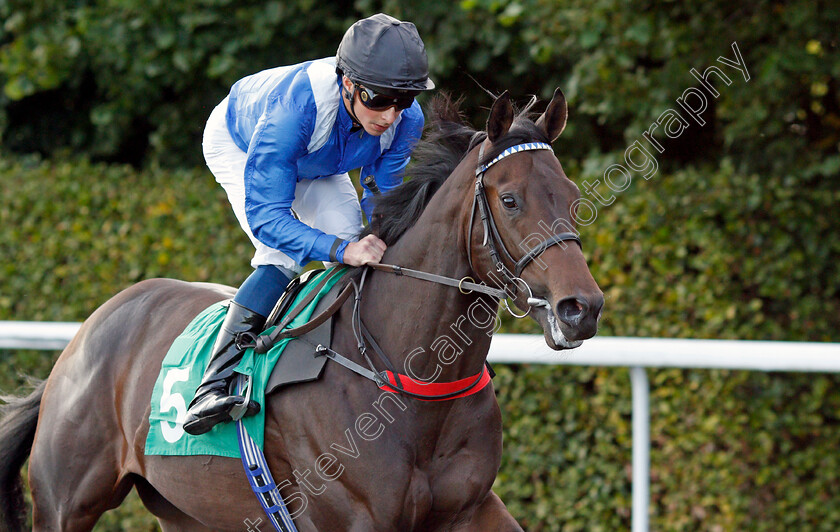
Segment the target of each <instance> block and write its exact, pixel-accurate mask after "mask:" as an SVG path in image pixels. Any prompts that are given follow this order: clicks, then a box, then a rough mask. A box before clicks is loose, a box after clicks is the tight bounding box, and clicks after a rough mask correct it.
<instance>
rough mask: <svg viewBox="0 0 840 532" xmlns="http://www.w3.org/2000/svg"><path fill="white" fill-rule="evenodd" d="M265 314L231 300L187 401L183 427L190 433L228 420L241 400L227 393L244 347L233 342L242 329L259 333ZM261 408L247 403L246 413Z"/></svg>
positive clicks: (203, 431) (205, 429)
mask: <svg viewBox="0 0 840 532" xmlns="http://www.w3.org/2000/svg"><path fill="white" fill-rule="evenodd" d="M265 319H266V318H265V316H262V315H260V314H257V313H256V312H254V311H252V310H250V309H247V308H245V307H243V306H242V305H239V304H237V303H235V302H233V301H231V303H230V307H229V308H228V311H227V315H226V316H225V321H224V323H222V328H221V330H220V331H219V336H218V337H217V338H216V343H215V344H214V345H213V357H212V358H211V359H210V363H209V364H208V365H207V369H205V370H204V377H203V378H202V379H201V384H200V385H199V386H198V389H197V390H196V391H195V397H194V398H193V400H192V402H191V403H190V408H189V410H188V411H187V417H186V419H185V420H184V430H185V431H186V432H187V433H189V434H194V435H195V434H204V433H205V432H207V431H209V430H210V429H211V428H213V426H214V425H216V424H217V423H222V422H226V421H231V420H232V419H233V418H232V417H231V415H230V411H231V409H232V408H233V407H234V406H236V405H237V404H241V403H242V401H243V400H244V398H243V397H241V396H238V395H230V392H229V388H230V384H231V382H232V381H233V378H234V376H235V373H234V371H233V370H234V368H236V366H237V365H239V361H240V360H241V359H242V354H243V353H244V352H245V350H244V349H240V348H239V347H237V345H236V339H237V337H238V336H239V335H240V334H241V333H246V332H247V333H251V334H254V335H256V334H259V333H260V332H262V328H263V326H264V325H265ZM259 411H260V405H259V404H258V403H257V402H255V401H250V402H249V403H248V409H247V411H246V412H245V415H246V416H251V415H254V414H256V413H257V412H259Z"/></svg>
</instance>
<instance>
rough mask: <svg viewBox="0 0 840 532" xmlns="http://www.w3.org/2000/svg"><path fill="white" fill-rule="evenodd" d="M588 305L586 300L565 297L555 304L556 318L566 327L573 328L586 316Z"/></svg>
mask: <svg viewBox="0 0 840 532" xmlns="http://www.w3.org/2000/svg"><path fill="white" fill-rule="evenodd" d="M587 308H588V305H587V304H586V300H584V299H579V298H576V297H567V298H565V299H563V300H561V301H560V302H559V303H557V317H558V318H560V321H562V322H563V323H565V324H567V325H571V326H575V325H578V324H579V323H580V321H581V320H582V319H583V316H584V315H585V314H586V309H587Z"/></svg>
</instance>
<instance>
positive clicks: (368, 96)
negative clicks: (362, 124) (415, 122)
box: [356, 84, 414, 111]
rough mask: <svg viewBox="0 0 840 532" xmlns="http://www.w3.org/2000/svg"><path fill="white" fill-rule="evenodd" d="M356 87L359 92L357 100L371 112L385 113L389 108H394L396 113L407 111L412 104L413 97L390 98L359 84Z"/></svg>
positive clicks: (390, 96) (388, 95)
mask: <svg viewBox="0 0 840 532" xmlns="http://www.w3.org/2000/svg"><path fill="white" fill-rule="evenodd" d="M356 87H357V88H358V90H359V99H360V100H361V101H362V105H364V106H365V107H367V108H368V109H370V110H371V111H385V110H387V109H389V108H391V107H396V108H397V111H402V110H403V109H408V108H409V107H411V104H413V103H414V96H413V95H406V96H392V95H390V94H382V93H376V92H374V91H372V90H370V89H369V88H367V87H364V86H362V85H359V84H356Z"/></svg>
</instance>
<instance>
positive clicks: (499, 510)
mask: <svg viewBox="0 0 840 532" xmlns="http://www.w3.org/2000/svg"><path fill="white" fill-rule="evenodd" d="M454 531H457V532H522V527H521V526H519V523H517V522H516V519H514V518H513V516H512V515H510V512H508V509H507V507H505V503H503V502H502V500H501V499H500V498H499V496H498V495H496V494H495V493H494V492H493V491H491V492H490V493H488V494H487V497H486V498H485V499H484V502H482V503H481V505H480V506H479V507H478V508H477V509H476V510H475V513H473V515H472V518H470V520H469V521H468V522H466V523H464V524H463V525H461V526H459V527H456V528H454V529H453V532H454Z"/></svg>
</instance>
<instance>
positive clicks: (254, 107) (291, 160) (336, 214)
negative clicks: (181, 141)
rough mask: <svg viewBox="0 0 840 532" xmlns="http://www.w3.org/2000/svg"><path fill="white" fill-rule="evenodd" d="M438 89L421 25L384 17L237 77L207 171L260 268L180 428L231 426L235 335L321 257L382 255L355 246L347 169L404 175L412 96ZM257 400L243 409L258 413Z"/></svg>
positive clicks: (255, 328) (370, 259)
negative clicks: (322, 50)
mask: <svg viewBox="0 0 840 532" xmlns="http://www.w3.org/2000/svg"><path fill="white" fill-rule="evenodd" d="M433 88H434V83H433V82H432V81H431V80H430V79H429V69H428V61H427V58H426V51H425V47H424V45H423V41H422V40H421V39H420V36H419V35H418V33H417V28H416V27H415V26H414V24H412V23H410V22H401V21H399V20H397V19H395V18H393V17H390V16H388V15H385V14H382V13H380V14H378V15H374V16H372V17H369V18H366V19H363V20H360V21H358V22H356V23H355V24H353V25H352V26H351V27H350V28H349V29H348V30H347V32H346V33H345V34H344V37H343V38H342V40H341V44H340V45H339V47H338V52H337V54H336V57H335V58H326V59H317V60H314V61H307V62H304V63H301V64H298V65H293V66H282V67H277V68H273V69H269V70H265V71H263V72H259V73H257V74H254V75H252V76H248V77H246V78H243V79H241V80H239V81H238V82H236V83H235V84H234V85H233V87H232V88H231V91H230V94H228V96H227V97H226V98H225V99H224V100H222V102H221V103H220V104H219V105H218V106H217V107H216V108H215V109H214V110H213V112H212V113H211V115H210V118H209V120H208V121H207V126H206V128H205V130H204V140H203V149H204V157H205V160H206V161H207V166H208V167H209V168H210V171H211V172H213V175H214V176H215V177H216V181H218V182H219V184H221V185H222V187H224V189H225V192H226V193H227V196H228V199H229V200H230V204H231V206H232V207H233V212H234V214H235V215H236V218H237V219H238V220H239V224H240V225H241V226H242V229H243V230H244V231H245V233H246V234H247V235H248V237H249V238H250V239H251V242H252V243H253V245H254V247H255V248H256V253H255V254H254V257H253V259H252V260H251V265H252V266H253V267H254V268H255V269H254V272H253V273H252V274H251V275H250V276H249V277H248V278H247V279H246V280H245V282H244V283H242V286H240V287H239V290H238V291H237V293H236V296H235V297H234V298H233V301H232V302H231V303H230V307H229V308H228V311H227V314H226V316H225V319H224V323H223V324H222V328H221V331H220V332H219V336H218V338H217V339H216V343H215V345H214V347H213V355H212V358H211V360H210V363H209V364H208V366H207V369H206V370H205V372H204V377H203V379H202V382H201V384H200V385H199V387H198V389H197V390H196V394H195V397H194V398H193V400H192V402H191V403H190V407H189V411H188V412H187V417H186V419H185V421H184V430H185V431H186V432H188V433H190V434H203V433H205V432H207V431H209V430H210V429H211V428H212V427H213V426H214V425H216V424H217V423H221V422H225V421H230V420H231V416H230V411H231V409H232V408H233V407H234V406H236V405H237V404H241V403H242V401H243V400H244V398H242V397H240V396H236V395H231V394H230V391H229V388H230V384H231V381H232V380H233V377H234V372H233V370H234V368H235V367H236V366H237V365H238V363H239V361H240V359H241V358H242V353H243V350H242V349H241V348H239V347H238V343H237V337H238V336H239V335H240V334H242V333H246V332H247V333H251V334H258V333H259V332H261V331H262V330H263V327H264V326H265V321H266V317H267V316H268V314H270V313H271V310H272V309H273V308H274V305H275V304H276V302H277V300H278V299H279V297H280V296H281V295H282V293H283V291H284V289H285V287H286V285H287V284H288V283H289V281H290V279H291V278H293V277H294V276H295V275H297V274H298V273H300V271H301V269H302V265H305V264H306V263H308V262H310V261H313V260H317V261H330V262H340V263H344V264H349V265H351V266H362V265H364V264H367V263H375V262H379V260H380V259H381V258H382V255H383V253H384V252H385V243H384V242H382V241H381V240H380V239H379V238H377V237H376V236H373V235H369V236H366V237H365V238H364V239H362V240H359V241H357V239H358V235H359V233H360V231H361V229H362V215H361V210H362V208H363V209H364V211H365V214H366V215H367V217H368V219H370V217H371V211H372V208H373V205H372V193H371V190H370V189H368V187H367V186H364V194H363V197H362V200H361V204H360V203H359V200H358V197H357V195H356V191H355V188H354V187H353V184H352V182H351V180H350V177H349V175H348V174H347V172H348V171H349V170H352V169H355V168H361V175H362V176H363V177H367V176H373V178H374V179H373V183H375V185H376V186H377V187H378V188H379V189H380V190H381V191H382V192H386V191H388V190H390V189H392V188H394V187H396V186H397V185H399V184H400V183H402V173H403V171H404V169H405V166H406V165H407V164H408V160H409V156H410V154H411V151H412V149H413V148H414V146H415V144H416V143H417V141H418V139H419V138H420V134H421V132H422V129H423V113H422V111H421V109H420V105H419V104H418V103H417V102H416V101H415V100H414V98H415V96H417V95H418V94H419V93H420V92H422V91H426V90H430V89H433ZM259 409H260V405H259V404H257V403H256V402H254V401H251V402H250V403H249V405H248V408H247V412H246V414H245V415H253V414H255V413H257V412H259Z"/></svg>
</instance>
